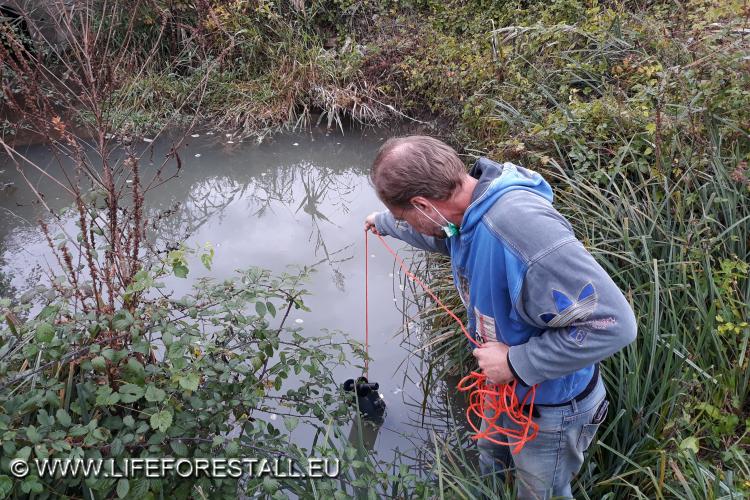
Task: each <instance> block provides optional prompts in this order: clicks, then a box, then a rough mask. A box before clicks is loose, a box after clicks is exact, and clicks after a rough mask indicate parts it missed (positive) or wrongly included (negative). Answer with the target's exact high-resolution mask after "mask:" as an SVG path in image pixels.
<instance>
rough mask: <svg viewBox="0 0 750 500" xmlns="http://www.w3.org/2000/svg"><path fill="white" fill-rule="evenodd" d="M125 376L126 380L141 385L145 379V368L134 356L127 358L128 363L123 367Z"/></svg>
mask: <svg viewBox="0 0 750 500" xmlns="http://www.w3.org/2000/svg"><path fill="white" fill-rule="evenodd" d="M124 372H125V377H126V380H127V381H128V382H133V383H135V384H138V385H141V384H143V382H144V380H145V370H144V368H143V365H142V364H140V363H139V362H138V360H137V359H135V358H128V363H127V364H126V365H125V368H124Z"/></svg>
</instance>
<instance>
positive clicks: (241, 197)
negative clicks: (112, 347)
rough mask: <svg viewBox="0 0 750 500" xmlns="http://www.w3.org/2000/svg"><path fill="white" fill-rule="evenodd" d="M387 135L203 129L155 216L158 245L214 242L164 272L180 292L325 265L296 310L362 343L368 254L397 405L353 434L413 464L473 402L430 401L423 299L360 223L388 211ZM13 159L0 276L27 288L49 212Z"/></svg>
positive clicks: (158, 199)
mask: <svg viewBox="0 0 750 500" xmlns="http://www.w3.org/2000/svg"><path fill="white" fill-rule="evenodd" d="M199 132H200V131H199ZM295 144H297V145H296V146H295ZM380 144H381V139H380V135H375V136H373V135H372V134H370V135H369V137H368V136H367V135H365V134H363V133H360V132H348V133H347V134H346V135H345V136H341V135H330V136H327V135H326V134H325V132H324V131H313V132H312V133H310V134H302V135H293V136H289V135H286V136H279V137H277V138H275V139H274V140H272V141H269V142H267V143H264V144H261V145H256V144H248V143H244V144H232V145H228V144H227V143H226V140H223V139H222V138H220V137H219V136H217V135H207V134H205V133H204V132H200V137H198V138H193V139H192V140H191V141H190V142H189V143H188V144H186V147H185V149H184V150H183V152H182V161H183V168H182V169H181V171H180V173H179V175H178V177H176V178H175V179H173V180H171V181H169V182H167V183H164V184H163V185H160V186H159V187H157V188H155V189H154V190H153V191H152V192H151V193H149V196H150V197H149V198H147V199H146V213H147V217H148V218H149V219H150V220H151V221H152V222H154V223H155V226H156V227H157V228H158V230H157V231H156V232H155V234H154V235H152V242H153V244H154V245H155V246H156V247H157V249H158V250H161V251H165V250H167V249H168V248H171V247H173V246H174V245H175V243H176V242H180V241H186V242H187V244H188V245H189V246H202V245H204V244H205V243H206V242H210V243H211V244H212V245H213V246H214V248H215V250H216V256H215V258H214V263H213V267H212V269H211V270H207V269H204V268H202V265H201V264H200V262H199V260H198V257H197V256H196V257H195V258H194V261H191V262H189V267H190V273H189V276H188V279H178V278H174V277H173V278H170V279H168V280H165V281H166V285H167V289H168V290H171V291H172V292H173V294H174V295H175V296H176V297H179V296H181V295H183V294H185V293H187V292H188V291H189V290H190V288H191V286H192V284H193V283H195V282H196V280H198V279H200V278H202V277H209V276H210V277H211V278H213V279H214V280H222V279H225V278H228V277H229V276H232V275H233V274H234V271H235V269H237V268H247V267H249V266H253V265H257V266H261V267H264V268H268V269H271V271H273V272H281V271H285V270H286V268H287V266H288V265H290V264H299V265H312V264H317V267H318V269H319V272H318V273H317V275H316V276H314V277H313V279H312V281H311V282H310V283H309V285H308V286H307V287H306V288H308V289H309V290H310V292H311V294H310V295H309V296H308V298H307V299H306V301H305V302H306V304H307V305H308V307H310V309H311V312H304V311H302V310H299V311H297V310H295V311H294V312H293V315H292V316H291V317H290V318H289V321H290V323H292V324H294V325H297V326H300V327H301V328H303V329H304V331H309V332H311V333H312V334H318V333H319V332H321V331H326V330H329V331H336V330H340V331H342V332H346V333H347V334H349V335H350V336H352V337H353V338H354V339H357V340H360V341H363V340H364V338H363V337H364V328H363V327H364V263H365V259H370V262H369V269H370V275H369V284H370V290H369V292H370V341H371V344H370V350H369V352H370V355H371V356H372V357H373V361H372V362H371V363H370V365H369V378H370V379H371V380H373V381H378V382H380V384H381V391H382V392H383V393H384V394H385V397H386V399H387V403H388V413H387V417H386V421H385V423H384V424H383V426H382V427H381V428H380V429H379V430H378V431H377V433H369V434H360V433H359V431H358V430H355V431H353V434H352V436H351V437H352V439H354V440H356V441H357V442H360V441H361V442H362V444H363V445H364V446H365V448H368V447H371V446H374V447H375V449H376V450H378V453H379V457H380V458H381V459H383V460H388V459H389V458H390V457H393V456H394V453H395V452H394V451H393V450H395V449H399V448H400V449H401V450H402V451H403V450H404V449H405V448H407V447H411V448H413V450H414V451H413V453H414V456H413V459H414V460H415V461H422V460H424V461H426V460H428V459H429V456H428V454H425V453H424V450H425V449H426V448H425V443H431V438H430V430H431V429H435V430H437V431H438V432H439V433H443V432H449V431H450V426H451V422H452V415H461V414H463V411H462V410H461V404H460V403H461V402H460V398H459V400H455V399H453V398H454V397H455V391H453V390H452V388H453V385H451V384H444V385H442V386H439V387H438V390H434V391H431V392H429V394H428V396H427V398H425V395H424V394H423V392H424V391H423V385H424V381H425V380H427V379H429V378H430V377H429V375H428V369H427V365H426V364H425V362H424V359H422V358H421V357H419V356H416V357H411V358H409V351H410V350H413V349H416V346H417V345H418V343H419V340H420V338H421V337H420V336H419V334H418V333H417V334H416V335H415V332H414V331H410V332H408V336H407V339H412V338H413V339H415V341H414V342H407V346H406V348H404V346H403V345H402V339H403V334H404V332H403V331H402V329H403V327H404V324H405V323H407V324H408V322H410V321H412V322H414V321H415V320H416V319H417V318H416V316H415V314H416V310H417V308H416V305H415V304H414V303H411V302H409V301H405V298H404V292H403V289H400V288H399V282H398V279H397V278H396V279H394V273H396V272H397V271H396V270H395V268H394V263H393V259H392V258H391V256H390V255H389V254H388V252H387V251H386V250H385V249H384V248H382V247H381V246H380V245H377V244H376V243H373V240H371V245H370V254H371V255H370V256H365V255H364V241H363V230H362V222H363V220H364V218H365V216H366V215H367V214H369V213H370V212H371V211H373V210H378V209H381V208H382V205H381V203H380V202H379V201H378V200H377V198H376V196H375V194H374V192H373V190H372V188H371V187H370V185H369V182H368V180H367V177H366V175H367V171H368V169H369V165H370V162H371V161H372V158H373V157H374V156H375V152H376V150H377V148H378V147H379V145H380ZM171 147H172V145H171V144H170V143H169V141H164V142H156V143H154V144H151V145H149V146H148V147H146V148H145V151H144V155H143V167H142V169H143V171H144V175H146V174H148V169H149V168H150V169H152V173H153V172H154V171H156V169H158V167H159V165H160V163H161V161H160V159H163V158H164V157H165V156H167V155H168V154H169V152H170V149H171ZM24 154H25V155H27V156H29V157H30V158H32V159H33V161H35V162H37V164H39V165H40V166H43V168H45V169H49V171H50V172H55V169H58V168H59V165H58V164H57V163H56V161H55V159H54V158H51V157H50V153H49V151H47V150H46V149H45V148H42V147H38V146H37V147H29V148H26V149H25V151H24ZM3 161H4V159H3V158H2V157H0V170H3V169H5V170H6V172H5V174H3V179H0V180H3V181H4V182H15V185H16V186H18V188H17V189H16V190H14V191H13V192H2V193H0V222H1V223H2V224H0V259H4V260H5V264H4V265H2V266H1V267H0V271H2V272H4V273H5V274H6V275H7V276H10V277H11V278H12V279H11V280H10V283H6V282H3V281H2V276H0V287H5V288H7V287H8V286H15V287H16V288H18V289H23V288H26V287H27V284H28V283H27V282H29V283H36V282H38V281H39V273H40V270H41V269H45V268H47V266H48V263H47V262H49V263H54V258H51V255H50V253H49V248H48V247H47V245H46V242H45V241H44V239H43V237H42V236H41V234H40V232H39V230H38V229H37V227H36V224H35V220H36V218H37V217H39V216H40V214H42V212H41V211H40V210H39V207H38V206H36V204H34V203H32V202H31V200H32V196H31V193H30V192H29V190H28V189H27V188H26V187H24V185H23V181H22V180H21V179H19V178H18V177H17V175H16V174H14V171H15V167H12V166H9V165H3ZM91 161H92V164H93V161H94V160H93V159H92V160H91ZM33 182H34V183H35V186H37V187H38V189H40V190H41V191H43V192H46V193H50V194H48V197H47V202H48V204H49V205H50V206H51V207H52V208H53V209H54V210H59V209H60V208H62V207H63V206H64V204H65V202H66V201H67V200H65V199H60V198H58V197H56V196H55V195H54V192H55V191H54V189H53V187H52V186H51V185H50V183H49V180H48V179H46V178H45V177H44V176H42V175H37V176H36V178H34V179H33ZM125 188H126V189H127V185H126V186H125ZM63 224H64V225H66V226H67V227H69V228H71V230H72V229H73V228H74V222H73V220H72V219H70V220H68V219H64V220H63ZM390 244H391V245H392V246H394V248H396V249H401V248H402V247H401V246H399V245H398V244H396V242H393V241H391V242H390ZM35 266H36V267H35ZM32 269H36V271H34V272H31V270H32ZM6 281H8V280H6ZM401 285H404V283H401ZM409 293H410V291H409V290H408V288H407V295H408V294H409ZM394 301H395V303H394ZM398 303H401V304H402V310H403V314H402V311H400V310H399V309H398V308H397V307H396V305H397V304H398ZM404 314H405V316H404ZM404 359H408V362H406V363H403V361H404ZM334 375H335V376H336V377H337V380H341V381H343V380H345V379H347V378H351V377H352V376H355V375H358V374H357V373H353V372H352V369H347V370H345V371H343V372H336V373H334ZM304 433H305V430H304V429H303V428H302V427H301V426H300V428H298V429H297V430H296V431H295V434H294V436H293V438H294V439H295V440H298V442H300V443H304V442H305V441H306V440H307V439H309V438H310V436H309V435H305V434H304ZM375 437H377V440H376V439H375ZM410 443H411V444H410ZM430 446H431V445H430Z"/></svg>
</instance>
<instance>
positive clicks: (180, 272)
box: [172, 264, 189, 278]
mask: <svg viewBox="0 0 750 500" xmlns="http://www.w3.org/2000/svg"><path fill="white" fill-rule="evenodd" d="M188 271H189V270H188V268H187V266H185V265H183V264H175V265H173V266H172V272H173V273H174V275H175V276H177V277H178V278H187V275H188Z"/></svg>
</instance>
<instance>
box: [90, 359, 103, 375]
mask: <svg viewBox="0 0 750 500" xmlns="http://www.w3.org/2000/svg"><path fill="white" fill-rule="evenodd" d="M91 366H92V367H93V368H94V370H96V371H98V372H103V371H104V370H106V369H107V360H106V359H104V356H96V357H95V358H94V359H92V360H91Z"/></svg>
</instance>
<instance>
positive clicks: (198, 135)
mask: <svg viewBox="0 0 750 500" xmlns="http://www.w3.org/2000/svg"><path fill="white" fill-rule="evenodd" d="M200 136H201V135H200V134H190V137H200Z"/></svg>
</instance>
